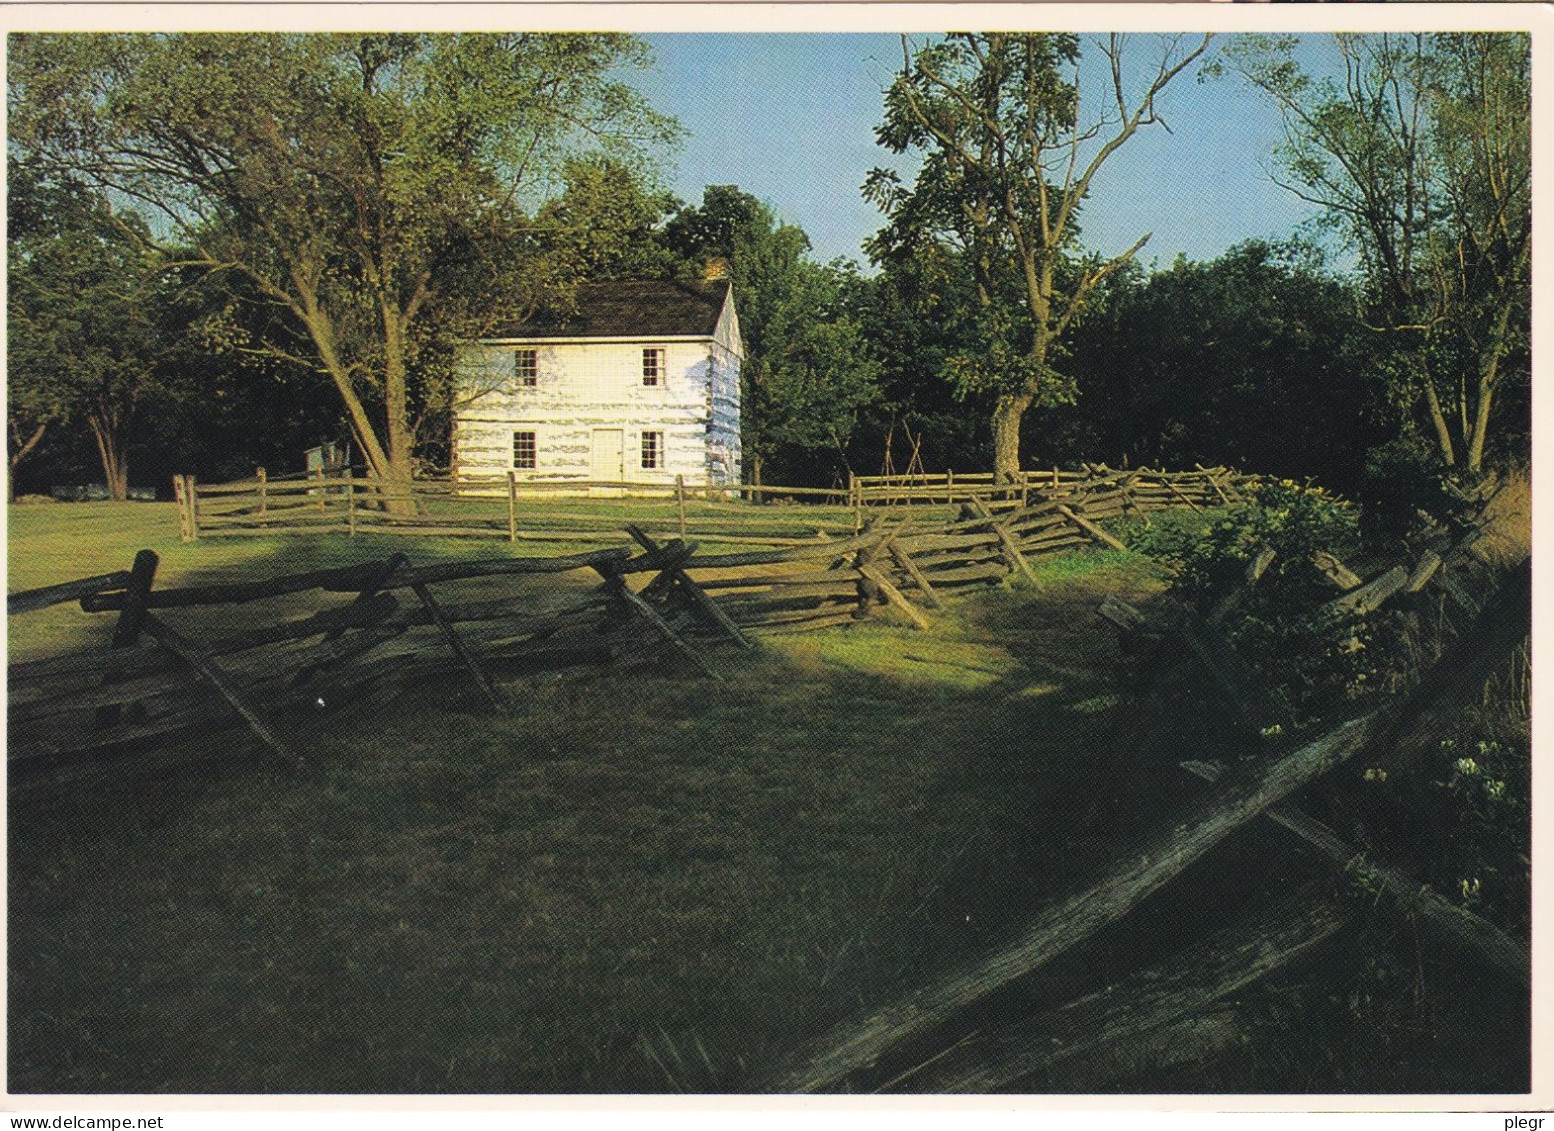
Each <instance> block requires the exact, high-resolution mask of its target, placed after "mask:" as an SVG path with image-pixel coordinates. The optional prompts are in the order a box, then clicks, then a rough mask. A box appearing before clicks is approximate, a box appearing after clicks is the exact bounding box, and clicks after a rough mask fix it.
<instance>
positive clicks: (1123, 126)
mask: <svg viewBox="0 0 1554 1131" xmlns="http://www.w3.org/2000/svg"><path fill="white" fill-rule="evenodd" d="M1207 45H1208V37H1205V38H1204V39H1203V41H1202V42H1200V43H1199V44H1198V45H1197V46H1196V47H1195V48H1194V49H1192V50H1189V51H1187V52H1185V53H1183V54H1181V55H1180V56H1178V54H1177V51H1176V42H1175V41H1174V40H1173V41H1170V42H1168V43H1167V44H1166V46H1165V47H1164V49H1163V51H1162V60H1161V63H1160V67H1159V69H1158V71H1157V73H1156V74H1155V75H1154V77H1153V79H1152V80H1151V81H1150V83H1149V84H1148V86H1147V88H1146V89H1145V91H1144V92H1143V94H1142V95H1140V96H1139V97H1138V98H1137V99H1136V100H1134V101H1133V102H1131V104H1130V101H1129V99H1128V97H1127V95H1126V93H1125V91H1124V88H1123V81H1122V65H1121V59H1122V37H1121V36H1118V35H1113V36H1111V37H1110V39H1109V40H1108V41H1107V42H1106V43H1104V44H1103V45H1102V47H1101V50H1102V53H1103V54H1104V55H1105V56H1106V57H1107V59H1108V60H1109V61H1110V63H1111V66H1112V73H1113V76H1114V83H1113V87H1114V90H1113V94H1114V96H1115V105H1114V107H1113V108H1111V109H1109V110H1107V111H1106V112H1104V113H1103V114H1102V115H1101V117H1100V119H1099V120H1098V121H1096V122H1094V123H1083V122H1081V120H1080V115H1079V89H1078V84H1077V80H1074V79H1071V78H1070V77H1069V75H1068V71H1069V69H1070V68H1072V67H1074V66H1076V65H1077V63H1078V60H1079V55H1080V43H1079V37H1078V36H1077V35H1074V34H1071V33H1057V34H1054V33H1021V34H1005V33H988V34H970V33H959V34H954V35H950V36H947V37H945V38H944V39H942V40H939V41H936V42H932V43H928V44H924V45H922V46H919V47H917V48H916V49H915V51H914V49H913V48H912V46H911V45H910V44H909V43H908V42H907V41H906V39H905V38H904V37H903V40H902V49H903V54H904V56H905V59H904V61H903V64H902V68H901V70H900V72H898V74H897V76H896V79H895V81H894V82H893V83H892V84H891V86H890V88H889V89H888V90H887V91H886V93H885V110H884V120H883V122H882V123H881V125H880V126H879V128H878V129H877V130H876V137H877V138H878V140H879V142H880V144H881V145H883V146H885V147H886V148H887V149H889V150H890V151H891V152H893V153H906V152H908V151H913V150H918V151H922V152H923V154H924V156H923V160H922V163H921V165H920V167H919V169H918V172H917V174H916V177H915V180H914V182H913V184H912V186H911V187H910V188H908V187H906V186H904V185H903V184H902V183H901V181H900V178H899V177H898V176H897V174H895V173H894V172H892V171H889V170H875V171H874V172H872V173H871V174H870V175H869V178H868V180H867V181H866V182H865V185H864V194H865V196H867V197H868V198H869V199H871V200H873V201H874V202H875V203H876V204H877V205H878V206H879V207H880V209H881V210H882V211H883V212H884V213H885V214H886V217H887V225H886V227H885V229H884V230H883V231H882V232H881V233H880V235H879V236H878V237H876V239H875V240H874V243H873V246H872V248H871V254H872V255H873V256H874V258H875V259H876V261H885V260H887V259H890V258H893V257H899V256H913V255H917V254H920V253H921V252H920V249H923V248H925V247H931V246H932V245H934V244H937V243H940V242H943V243H947V244H949V245H950V246H951V247H953V248H955V249H957V250H958V251H960V252H961V253H962V254H964V255H965V257H966V261H967V263H968V265H969V266H970V268H971V270H972V273H973V277H974V280H975V286H976V295H975V304H974V306H973V307H972V308H971V309H969V310H965V311H963V312H961V316H962V317H967V318H970V319H972V320H974V321H975V322H976V323H977V325H978V331H979V334H978V336H979V337H980V338H981V339H982V340H983V342H984V345H983V347H982V348H981V349H979V350H978V351H977V352H976V353H975V354H974V355H965V354H962V355H955V356H953V357H952V359H951V363H950V364H949V366H948V367H947V370H948V371H947V376H948V378H949V379H950V380H951V382H952V383H954V384H956V385H957V387H959V388H960V389H961V390H962V391H963V392H988V393H990V394H992V396H993V399H994V408H993V417H992V423H993V449H994V452H993V454H994V470H995V471H997V472H998V473H1000V474H1001V475H1013V474H1014V473H1015V472H1017V471H1018V470H1019V468H1020V423H1021V419H1022V417H1023V415H1024V413H1025V411H1026V409H1028V408H1029V407H1031V406H1032V405H1053V404H1062V403H1065V402H1067V401H1069V400H1071V399H1072V396H1073V386H1072V384H1071V382H1070V381H1069V380H1067V379H1065V378H1063V377H1061V376H1060V375H1059V373H1058V371H1057V370H1056V369H1055V368H1054V367H1053V363H1054V362H1055V361H1057V360H1058V358H1057V354H1056V350H1055V347H1056V345H1057V343H1058V342H1060V341H1061V339H1062V338H1063V335H1064V333H1065V331H1067V329H1068V328H1069V325H1070V324H1071V323H1072V322H1073V321H1074V319H1075V318H1076V317H1077V316H1078V314H1079V312H1080V310H1081V308H1082V307H1083V305H1084V302H1085V298H1086V296H1087V294H1088V293H1089V291H1090V290H1091V289H1093V288H1094V287H1095V286H1096V285H1097V284H1098V283H1099V282H1101V281H1102V280H1103V279H1104V278H1105V277H1106V276H1107V275H1109V274H1110V273H1112V272H1113V271H1115V270H1117V269H1118V268H1119V267H1120V266H1121V265H1122V264H1124V263H1126V262H1127V261H1128V260H1129V259H1131V258H1132V256H1133V255H1134V253H1135V252H1137V251H1138V249H1139V247H1141V246H1143V243H1144V239H1147V238H1148V237H1147V236H1146V237H1144V239H1141V240H1139V241H1138V243H1136V244H1135V245H1134V246H1133V247H1132V248H1130V249H1128V250H1127V251H1125V252H1123V253H1122V254H1121V255H1119V256H1115V257H1113V258H1110V259H1106V260H1100V261H1094V262H1090V263H1084V264H1083V265H1082V266H1081V267H1080V269H1079V270H1077V271H1075V272H1073V274H1072V278H1070V279H1068V280H1066V281H1065V280H1061V279H1060V275H1061V274H1062V272H1063V269H1064V268H1065V267H1066V266H1069V265H1070V261H1071V257H1072V256H1073V253H1074V251H1075V248H1076V237H1077V233H1078V219H1079V209H1080V204H1081V202H1082V201H1083V200H1084V198H1085V196H1086V195H1087V194H1088V192H1089V190H1090V184H1091V181H1092V180H1093V179H1094V177H1095V175H1096V173H1097V172H1099V170H1100V168H1101V166H1102V165H1103V164H1104V163H1105V162H1106V160H1107V159H1108V158H1109V157H1110V156H1111V155H1112V154H1113V153H1115V152H1116V150H1117V149H1118V148H1119V147H1121V146H1122V145H1123V144H1124V143H1125V142H1126V141H1127V140H1128V139H1129V138H1130V137H1131V136H1132V135H1133V134H1134V133H1136V132H1137V131H1138V129H1139V128H1140V127H1142V126H1146V125H1149V124H1153V123H1157V122H1158V121H1159V117H1158V115H1157V113H1156V107H1155V99H1156V97H1157V96H1158V95H1159V94H1160V92H1161V91H1162V90H1164V88H1165V87H1166V85H1167V84H1169V83H1170V81H1171V80H1172V79H1173V78H1174V77H1175V76H1176V75H1177V74H1179V73H1180V72H1181V71H1182V70H1183V69H1184V68H1185V67H1187V66H1188V65H1189V64H1190V63H1191V62H1192V61H1193V60H1194V59H1196V58H1197V57H1198V56H1199V55H1201V54H1202V52H1203V51H1204V49H1205V48H1206V47H1207ZM1097 138H1102V139H1104V140H1102V141H1100V142H1099V144H1098V145H1096V146H1095V147H1094V148H1091V149H1086V146H1087V145H1088V144H1089V143H1090V142H1092V141H1093V140H1095V139H1097ZM1082 150H1084V152H1083V154H1082Z"/></svg>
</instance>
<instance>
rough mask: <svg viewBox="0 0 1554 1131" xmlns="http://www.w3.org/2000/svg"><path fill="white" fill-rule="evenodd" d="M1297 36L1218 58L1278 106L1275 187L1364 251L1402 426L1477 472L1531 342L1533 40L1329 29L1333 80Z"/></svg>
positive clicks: (1261, 39) (1384, 365) (1249, 44)
mask: <svg viewBox="0 0 1554 1131" xmlns="http://www.w3.org/2000/svg"><path fill="white" fill-rule="evenodd" d="M1295 42H1296V41H1295V40H1294V39H1293V38H1292V37H1267V36H1246V37H1239V38H1238V39H1236V40H1234V41H1233V42H1232V44H1231V46H1230V48H1229V50H1228V52H1227V57H1228V59H1229V61H1230V65H1231V66H1233V67H1234V68H1235V69H1236V70H1238V71H1239V72H1240V74H1241V75H1242V76H1244V77H1245V79H1246V80H1247V81H1248V82H1250V83H1251V84H1252V85H1253V86H1255V87H1256V88H1257V89H1259V90H1261V91H1262V92H1264V93H1265V94H1266V95H1268V96H1269V97H1271V98H1272V99H1273V100H1274V102H1275V103H1276V104H1277V106H1278V107H1279V109H1280V111H1281V112H1282V114H1283V116H1284V123H1285V140H1284V143H1283V145H1282V147H1281V148H1280V150H1279V152H1278V153H1277V154H1276V158H1277V160H1278V162H1279V165H1280V168H1281V170H1282V177H1281V181H1282V183H1284V184H1285V185H1286V187H1288V188H1289V189H1290V190H1291V191H1293V192H1295V193H1298V194H1299V195H1300V196H1301V197H1302V198H1304V199H1306V200H1309V201H1311V202H1312V203H1314V204H1317V205H1320V206H1321V208H1322V209H1323V216H1324V218H1325V220H1326V222H1327V223H1328V224H1329V225H1330V226H1331V227H1332V228H1334V229H1335V230H1337V231H1338V232H1339V233H1341V235H1342V236H1343V237H1344V238H1345V239H1346V240H1347V242H1348V243H1349V244H1350V246H1351V247H1352V248H1353V249H1354V250H1355V251H1356V252H1357V253H1358V256H1359V262H1360V266H1361V269H1362V272H1363V275H1364V279H1365V283H1366V292H1365V295H1364V316H1365V319H1366V322H1367V324H1368V325H1369V326H1371V328H1372V329H1373V330H1374V331H1375V332H1376V333H1378V334H1381V335H1385V336H1387V337H1389V338H1390V339H1392V340H1393V343H1394V344H1392V345H1391V346H1390V348H1388V349H1386V350H1385V351H1382V352H1381V353H1379V354H1378V359H1379V361H1380V364H1379V366H1378V370H1377V376H1378V378H1380V379H1381V380H1382V381H1384V382H1385V384H1386V386H1387V388H1388V389H1389V391H1390V394H1391V396H1392V398H1393V400H1394V402H1395V403H1396V404H1397V406H1398V407H1399V408H1400V410H1401V411H1402V412H1403V413H1404V422H1405V424H1407V423H1410V422H1411V421H1412V418H1413V414H1414V413H1416V412H1418V413H1421V414H1422V416H1423V423H1424V426H1425V427H1426V428H1427V429H1428V431H1429V432H1430V434H1431V435H1432V436H1433V438H1434V440H1435V443H1436V445H1437V448H1438V451H1439V455H1440V458H1441V460H1442V462H1443V463H1445V464H1446V465H1448V466H1460V467H1462V468H1463V469H1465V470H1467V471H1477V470H1479V469H1480V468H1481V467H1482V465H1483V461H1484V454H1485V446H1486V443H1487V441H1488V438H1489V431H1490V422H1491V419H1492V417H1493V416H1494V412H1495V407H1496V403H1497V402H1496V395H1497V393H1498V392H1499V391H1500V389H1501V387H1502V385H1503V383H1504V378H1505V369H1506V366H1507V364H1508V363H1509V362H1513V361H1514V359H1515V357H1516V355H1517V354H1518V353H1519V351H1521V350H1523V349H1524V347H1525V345H1526V341H1527V318H1528V305H1529V302H1528V300H1529V298H1530V286H1529V284H1530V256H1531V248H1532V205H1531V192H1532V166H1531V101H1530V77H1531V52H1530V49H1529V42H1528V39H1527V36H1526V35H1524V34H1519V33H1515V34H1513V33H1458V34H1450V35H1423V34H1414V35H1387V34H1382V35H1338V36H1336V37H1335V42H1336V45H1337V48H1338V52H1339V56H1340V58H1341V60H1342V65H1343V73H1342V76H1341V77H1336V78H1316V77H1313V76H1311V75H1310V74H1308V73H1306V72H1305V71H1303V70H1302V69H1301V68H1300V67H1299V66H1298V65H1297V64H1296V62H1295V61H1294V59H1293V50H1294V46H1295ZM1518 368H1519V369H1520V367H1518ZM1518 375H1519V376H1520V375H1522V374H1521V373H1520V372H1519V374H1518Z"/></svg>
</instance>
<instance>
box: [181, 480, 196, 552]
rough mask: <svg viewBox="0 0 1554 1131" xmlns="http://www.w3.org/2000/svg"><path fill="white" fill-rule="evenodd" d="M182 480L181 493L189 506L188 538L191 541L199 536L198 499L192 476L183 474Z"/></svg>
mask: <svg viewBox="0 0 1554 1131" xmlns="http://www.w3.org/2000/svg"><path fill="white" fill-rule="evenodd" d="M183 480H184V487H183V494H184V498H185V499H187V500H188V506H189V540H190V541H191V542H192V541H194V540H195V539H196V538H198V537H199V536H200V499H199V494H198V492H196V491H195V484H194V476H192V475H185V476H184V477H183Z"/></svg>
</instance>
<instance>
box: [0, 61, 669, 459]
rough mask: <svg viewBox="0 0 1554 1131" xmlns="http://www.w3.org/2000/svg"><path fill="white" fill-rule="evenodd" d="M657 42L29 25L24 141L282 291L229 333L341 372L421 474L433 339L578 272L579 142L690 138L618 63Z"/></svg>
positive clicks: (190, 254)
mask: <svg viewBox="0 0 1554 1131" xmlns="http://www.w3.org/2000/svg"><path fill="white" fill-rule="evenodd" d="M646 58H647V56H646V50H645V48H644V47H643V46H642V45H641V44H640V43H638V42H637V41H635V40H633V39H631V38H629V37H626V36H620V35H545V34H520V33H508V34H492V35H474V34H468V35H404V34H393V35H317V34H287V35H275V34H219V35H139V34H136V35H100V36H97V35H94V36H67V35H52V34H50V35H22V36H16V37H13V39H12V41H11V59H10V71H9V76H8V81H9V83H10V95H11V99H10V104H11V107H12V116H11V144H12V146H13V147H14V148H15V149H16V151H18V152H19V153H20V155H21V156H22V158H23V159H24V160H25V161H26V162H27V163H29V164H30V165H32V166H33V167H35V168H37V169H39V170H41V171H42V172H43V174H44V175H45V176H49V177H54V178H60V179H76V180H79V181H82V182H85V183H89V184H93V185H96V186H100V187H101V188H103V189H107V190H112V191H114V192H117V193H121V194H124V195H125V196H127V197H130V198H133V199H135V200H138V201H141V202H142V203H143V204H144V205H145V206H146V207H148V208H150V209H152V210H154V211H155V212H156V213H157V215H158V216H159V218H160V219H159V222H160V224H161V225H162V226H163V227H164V230H165V229H171V230H173V231H175V232H176V233H177V234H178V238H179V242H180V243H182V244H184V245H186V248H187V254H186V255H185V256H184V257H183V258H182V259H181V260H177V261H173V262H172V263H171V264H170V266H172V267H193V268H197V269H200V270H203V271H204V272H206V273H207V275H209V276H210V277H212V278H213V279H217V280H219V279H221V278H223V277H230V278H232V279H234V280H235V281H236V284H235V286H234V290H241V291H244V292H249V293H253V294H255V295H257V296H258V298H259V299H260V300H261V301H263V302H265V303H268V304H271V305H273V306H274V307H275V308H276V309H277V310H278V311H280V312H282V313H283V314H284V315H285V319H284V321H283V322H282V323H280V324H277V325H276V326H274V327H273V329H274V330H275V331H276V332H275V333H274V334H273V335H272V336H270V337H267V338H266V339H265V340H263V341H258V342H245V341H243V340H241V338H240V337H234V338H233V340H232V341H231V342H230V343H229V345H230V346H231V347H232V348H237V349H256V350H262V351H264V352H267V353H269V354H271V355H274V356H277V357H286V358H291V359H293V360H295V361H298V362H300V363H303V364H307V365H310V366H313V367H315V368H317V369H318V370H320V371H322V372H323V373H324V374H326V375H327V376H328V378H329V379H330V380H331V381H332V382H333V385H334V387H335V389H336V391H337V392H338V394H339V396H340V398H341V401H342V404H343V407H344V409H345V414H346V418H347V420H348V422H349V425H350V428H351V431H352V433H353V435H354V437H355V439H356V441H357V444H358V446H359V450H360V451H361V453H362V455H363V456H364V457H365V459H366V462H367V465H368V466H369V468H370V469H371V470H372V471H374V472H375V473H377V474H379V475H381V476H384V477H385V478H389V479H408V478H409V477H410V474H411V469H412V459H413V452H414V445H415V439H416V434H417V428H418V424H419V423H420V422H421V421H423V420H425V419H427V418H429V416H430V415H432V414H433V413H434V412H435V410H436V409H437V408H438V406H439V405H440V404H444V403H445V402H446V395H447V367H446V366H437V365H425V364H423V363H424V362H426V361H428V360H429V359H430V360H435V358H436V356H437V355H436V351H434V350H429V349H428V347H429V346H430V345H432V344H433V343H435V342H437V341H438V340H439V339H441V338H446V337H447V336H449V335H453V336H455V337H471V336H475V335H476V334H478V330H479V327H480V326H481V325H482V323H485V322H487V321H493V320H496V319H500V318H509V319H510V318H512V317H514V316H515V315H521V314H522V313H523V312H524V311H526V310H531V309H532V308H533V307H534V306H535V305H537V304H539V303H540V302H543V301H546V300H547V299H549V298H551V297H552V296H553V295H554V294H555V293H556V292H557V291H562V290H564V289H565V288H566V287H567V286H568V285H570V284H571V283H573V282H575V274H576V271H577V269H578V257H577V256H576V255H575V254H574V253H568V254H561V255H558V254H556V248H555V242H556V241H555V240H553V239H551V238H548V237H549V234H550V233H549V231H548V229H547V226H546V225H544V224H542V223H539V222H538V221H537V220H536V217H535V213H536V212H537V211H538V210H539V208H540V207H541V205H542V204H543V202H544V200H545V199H546V198H547V197H548V196H550V195H552V194H553V192H554V190H555V189H556V188H557V187H558V182H559V180H560V179H561V177H562V175H563V171H564V170H565V169H566V168H567V165H568V162H569V161H572V160H575V159H576V157H577V156H578V155H579V154H583V153H588V152H594V151H603V152H605V153H607V154H609V155H610V156H612V157H614V158H615V159H616V160H617V161H619V162H621V163H622V165H623V166H624V165H625V164H626V163H629V162H630V160H631V159H632V157H633V156H634V155H635V154H636V153H637V152H638V150H639V147H641V146H643V145H647V144H655V145H661V144H666V143H668V142H669V141H671V140H672V139H673V137H674V135H675V132H676V131H675V127H674V124H673V123H672V122H670V121H669V120H667V119H665V118H663V117H661V116H660V115H658V114H655V113H654V112H653V111H652V110H651V109H650V108H649V107H647V106H646V104H645V103H644V102H643V101H642V100H641V99H640V98H639V97H638V96H637V95H636V93H635V92H634V91H633V90H632V89H631V88H630V87H629V86H627V85H625V84H624V83H622V82H621V81H620V80H619V79H618V78H617V77H616V76H617V74H618V72H619V71H620V70H621V69H622V68H629V67H632V66H640V65H642V64H644V63H645V62H646ZM575 174H576V168H575V167H574V175H575ZM585 259H586V257H585Z"/></svg>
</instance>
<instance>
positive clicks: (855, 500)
mask: <svg viewBox="0 0 1554 1131" xmlns="http://www.w3.org/2000/svg"><path fill="white" fill-rule="evenodd" d="M847 501H848V502H850V503H852V505H853V533H854V534H856V533H858V531H860V530H862V529H863V491H862V489H861V488H859V486H858V473H857V472H856V471H849V472H848V473H847Z"/></svg>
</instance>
